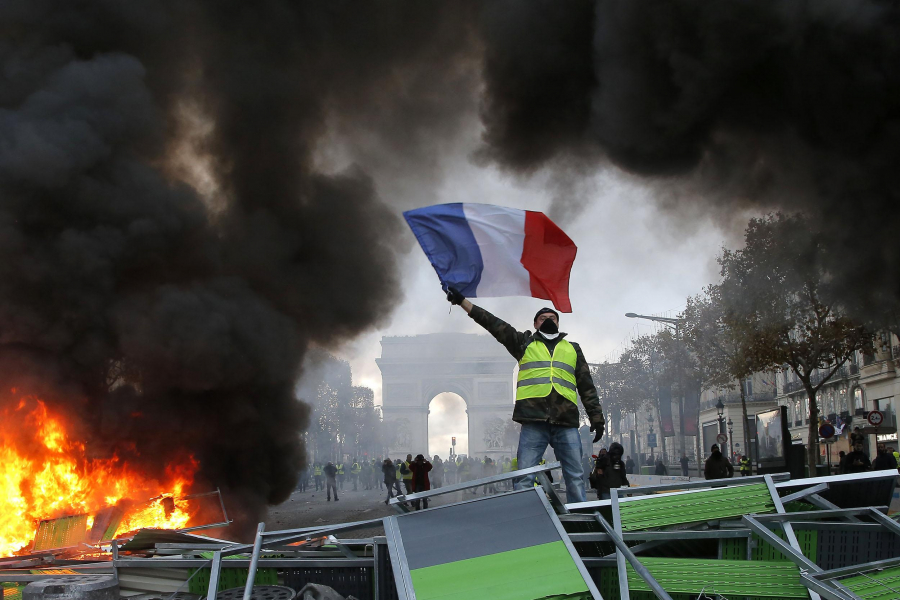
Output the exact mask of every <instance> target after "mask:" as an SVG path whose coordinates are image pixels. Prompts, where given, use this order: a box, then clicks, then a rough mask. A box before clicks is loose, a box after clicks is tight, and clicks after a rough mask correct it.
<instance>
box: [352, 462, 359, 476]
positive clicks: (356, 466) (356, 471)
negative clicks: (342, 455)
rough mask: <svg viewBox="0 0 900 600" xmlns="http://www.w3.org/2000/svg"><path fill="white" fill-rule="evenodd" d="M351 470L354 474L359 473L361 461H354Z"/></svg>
mask: <svg viewBox="0 0 900 600" xmlns="http://www.w3.org/2000/svg"><path fill="white" fill-rule="evenodd" d="M350 472H351V473H352V474H353V475H359V463H353V466H351V467H350Z"/></svg>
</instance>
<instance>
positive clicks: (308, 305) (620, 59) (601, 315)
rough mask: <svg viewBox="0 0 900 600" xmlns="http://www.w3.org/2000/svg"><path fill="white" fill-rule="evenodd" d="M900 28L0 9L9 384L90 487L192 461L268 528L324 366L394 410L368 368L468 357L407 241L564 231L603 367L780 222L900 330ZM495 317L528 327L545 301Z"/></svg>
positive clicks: (829, 3) (852, 21) (408, 11)
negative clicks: (105, 474)
mask: <svg viewBox="0 0 900 600" xmlns="http://www.w3.org/2000/svg"><path fill="white" fill-rule="evenodd" d="M898 23H900V8H898V7H897V5H896V4H895V3H893V2H883V1H880V0H869V1H860V2H845V1H843V0H820V1H817V2H801V1H799V0H798V1H790V0H770V1H764V0H760V1H757V2H746V1H739V0H727V1H726V0H722V1H720V2H707V1H705V0H667V1H647V2H635V1H633V0H601V1H598V2H591V1H588V0H571V1H567V2H559V1H557V0H530V1H528V2H522V1H520V0H516V1H513V0H497V1H493V2H485V3H482V2H475V1H473V2H460V3H446V2H426V1H416V2H393V1H392V2H388V1H376V0H372V1H369V2H350V1H347V0H334V1H331V2H320V1H314V2H313V1H311V2H293V1H288V0H264V1H261V2H251V3H247V2H237V1H232V0H215V1H213V0H154V1H150V0H148V1H145V2H125V3H122V2H119V1H117V0H95V1H93V2H90V1H79V2H73V1H70V0H9V1H7V2H3V3H0V65H2V69H0V376H2V377H3V378H4V382H5V384H6V385H8V384H11V383H15V384H16V387H17V389H20V390H21V389H28V390H29V391H31V392H32V393H39V394H40V395H41V396H43V397H44V398H45V399H46V400H47V401H48V402H49V403H51V404H52V405H54V406H56V407H59V408H65V409H67V410H70V411H71V412H72V413H73V414H80V415H82V418H83V419H84V420H85V421H87V423H86V425H85V426H86V428H87V429H89V430H91V440H90V445H91V447H92V451H93V452H95V453H96V455H98V456H109V455H110V454H112V453H121V455H122V456H125V455H128V456H131V457H132V458H133V459H134V460H136V461H141V460H143V461H147V457H152V459H153V460H152V461H147V462H148V466H147V468H148V469H152V468H154V465H156V467H157V468H158V466H159V465H160V464H164V463H165V457H166V456H168V455H169V454H170V453H171V452H174V451H175V450H179V451H183V452H190V453H191V454H193V455H195V456H196V457H197V458H198V459H199V460H200V462H201V465H202V466H201V472H200V473H199V478H200V479H201V480H202V481H204V482H205V483H207V484H210V483H211V484H214V485H220V486H221V487H222V488H223V489H224V490H226V491H227V492H228V493H229V495H230V497H231V498H233V499H234V502H236V503H237V504H238V505H240V507H241V509H242V511H239V512H240V513H241V514H242V515H244V516H243V517H242V525H244V526H248V525H251V524H252V523H253V522H254V519H255V518H256V517H257V516H259V514H261V512H262V511H263V510H264V506H265V504H267V503H277V502H280V501H282V500H283V499H284V498H286V497H287V495H288V494H289V492H290V490H291V488H292V487H293V484H294V480H295V475H294V473H295V471H296V468H297V467H298V466H299V465H300V464H301V463H302V462H303V461H304V459H305V457H304V452H303V449H302V447H301V445H300V444H299V442H298V440H297V437H296V432H297V430H299V429H301V428H302V427H304V424H305V421H306V418H307V411H306V409H305V407H304V406H303V405H302V404H298V403H296V402H295V401H294V399H293V390H294V384H295V379H296V377H297V376H298V374H299V373H298V372H299V365H300V364H301V362H302V358H303V356H304V353H305V352H306V349H307V348H308V346H309V345H310V344H315V345H321V346H325V347H327V348H329V349H335V348H341V349H342V350H341V352H342V353H343V354H344V356H346V357H348V358H349V359H351V360H352V363H353V366H354V370H355V374H356V376H357V383H362V384H370V385H372V386H373V387H375V388H376V389H377V388H378V385H377V373H376V371H375V367H374V362H373V360H374V358H375V357H376V356H378V344H377V340H378V338H379V337H380V335H383V334H414V333H424V332H433V331H460V330H462V331H475V329H474V328H473V327H472V324H471V323H470V322H469V321H468V320H467V318H466V317H464V316H463V315H462V314H461V313H460V312H459V311H458V310H457V311H455V312H454V314H449V315H448V314H447V310H448V305H447V304H446V302H445V301H444V300H443V298H442V295H441V293H440V291H439V287H438V284H437V280H436V277H435V276H434V274H433V272H432V271H431V270H430V267H429V265H428V264H427V261H426V260H425V258H424V256H423V255H422V254H421V252H420V251H419V250H418V249H416V248H414V247H413V242H412V236H411V235H409V233H408V232H407V231H406V230H405V226H404V225H403V223H402V220H401V218H400V213H401V212H402V211H403V210H405V209H408V208H412V207H416V206H423V205H427V204H433V203H436V202H451V201H474V202H491V203H496V204H503V205H507V206H516V207H522V208H533V209H540V210H546V211H547V212H548V213H549V215H550V216H551V217H552V218H553V219H554V220H556V221H557V223H558V224H560V225H561V226H562V227H563V228H564V229H565V230H566V231H567V232H568V233H569V234H570V236H571V237H572V238H573V239H574V240H575V241H576V243H577V244H578V246H579V248H580V252H579V255H578V259H577V260H576V263H575V269H574V271H573V273H572V289H571V292H572V294H571V295H572V301H573V305H574V309H575V313H574V314H573V315H572V316H566V317H565V318H564V319H563V322H562V327H563V329H565V330H568V331H570V332H571V333H572V334H573V339H577V340H578V341H579V342H581V343H582V345H583V346H584V348H585V351H586V352H587V354H588V356H589V358H590V359H591V360H601V359H602V358H603V357H604V355H605V354H606V353H607V352H609V351H611V350H613V349H615V348H616V347H617V346H618V344H619V343H620V342H621V340H622V339H623V338H624V337H625V336H626V335H627V334H628V332H629V331H630V330H631V327H632V324H631V323H630V322H625V321H624V320H623V317H622V316H621V315H622V313H624V312H626V311H635V312H659V311H666V310H671V309H677V308H680V307H681V306H682V303H683V301H684V297H685V296H686V295H687V294H691V293H696V292H697V291H698V290H699V288H700V287H701V286H702V285H703V284H704V283H707V282H709V281H710V280H711V279H712V278H713V276H714V274H715V268H714V262H713V261H714V256H715V254H716V252H717V251H718V249H719V245H720V244H721V242H722V240H723V239H725V238H726V237H729V236H734V234H735V232H736V231H739V229H740V224H741V223H743V222H744V221H745V220H746V217H747V216H748V215H749V214H752V213H758V212H764V211H767V210H772V209H778V208H780V209H783V210H786V211H804V212H806V213H808V214H809V215H810V216H811V217H812V218H813V222H814V223H815V224H816V225H817V226H818V227H819V228H820V229H821V231H823V232H824V234H825V236H826V238H827V239H828V240H829V242H830V243H831V244H832V247H831V250H832V251H833V254H832V255H833V256H839V257H840V258H841V260H840V261H836V262H834V263H833V264H832V265H830V266H831V267H832V268H833V270H832V274H833V276H834V281H835V282H836V284H837V286H836V287H837V288H838V289H845V290H847V291H848V292H850V293H851V294H852V296H853V300H854V302H855V303H856V304H858V306H859V307H861V308H862V309H863V310H868V311H882V310H895V309H896V300H897V298H898V297H900V252H898V250H897V248H896V244H894V243H893V242H892V240H893V239H894V237H895V236H896V231H897V230H898V225H900V219H898V209H897V206H898V205H900V202H898V200H900V199H898V197H897V196H898V193H900V192H898V190H900V185H898V181H897V177H898V173H900V69H897V68H896V65H897V64H898V63H900V56H898V55H900V44H898V40H900V35H898ZM719 225H721V226H722V228H721V229H719V228H718V226H719ZM732 239H733V238H732ZM872 240H876V242H875V243H873V242H872ZM482 304H483V305H484V306H485V307H486V308H488V309H489V310H492V311H494V312H496V313H497V314H499V315H501V316H503V317H506V318H507V319H509V320H510V321H512V322H514V323H515V324H516V325H518V326H519V327H521V328H525V327H527V326H528V325H530V321H531V316H532V315H533V314H534V311H535V310H536V309H537V308H539V307H540V306H542V305H543V304H544V302H543V301H539V300H528V299H503V300H485V301H484V302H482ZM4 394H5V393H4ZM10 401H14V398H7V397H5V395H3V397H0V402H10ZM137 413H140V414H141V415H143V416H142V417H141V418H142V419H144V420H143V421H141V422H136V420H135V419H136V418H135V417H133V416H132V415H134V414H137ZM97 414H99V415H101V417H102V418H97V417H96V415H97ZM84 415H92V417H91V418H85V417H84ZM141 457H143V458H141Z"/></svg>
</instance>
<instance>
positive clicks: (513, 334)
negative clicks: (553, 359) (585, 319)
mask: <svg viewBox="0 0 900 600" xmlns="http://www.w3.org/2000/svg"><path fill="white" fill-rule="evenodd" d="M469 317H471V318H472V319H473V320H474V321H475V322H476V323H478V324H479V325H481V326H482V327H484V328H485V329H486V330H487V331H488V333H490V334H491V335H492V336H494V338H496V340H497V341H498V342H500V343H501V344H503V346H504V347H506V349H507V350H508V351H509V353H510V354H512V356H513V358H515V359H516V360H517V361H519V360H521V359H522V356H524V355H525V349H526V348H527V347H528V345H529V344H530V343H531V342H532V341H534V340H535V339H538V340H541V341H545V340H544V337H543V334H541V333H540V332H535V333H531V332H530V331H526V332H524V333H522V332H519V331H516V329H515V328H514V327H513V326H512V325H510V324H509V323H506V322H505V321H503V320H502V319H498V318H497V317H495V316H494V315H492V314H491V313H489V312H488V311H486V310H484V309H483V308H481V307H479V306H473V307H472V312H470V313H469ZM565 335H566V334H565V333H560V334H559V337H558V338H557V339H558V340H560V339H562V338H563V337H565ZM570 343H571V344H572V346H574V348H575V353H576V354H577V360H576V363H575V385H576V386H577V387H578V395H579V396H580V397H581V403H582V404H583V405H584V410H585V411H586V412H587V414H588V418H590V420H591V424H592V425H596V426H598V427H600V428H601V429H602V428H603V422H604V419H603V409H602V408H601V407H600V398H599V397H598V396H597V388H595V387H594V380H593V378H592V377H591V370H590V368H589V367H588V365H587V361H585V360H584V354H582V352H581V347H580V346H579V345H578V344H576V343H574V342H572V341H571V340H570ZM513 421H515V422H517V423H530V422H535V421H550V423H552V424H553V425H562V426H564V427H578V426H579V423H578V406H577V405H575V403H574V402H570V401H569V400H566V399H565V398H564V397H562V396H561V395H559V394H558V393H557V392H556V390H552V391H551V392H550V394H549V395H548V396H545V397H543V398H528V399H526V400H518V401H516V407H515V409H513Z"/></svg>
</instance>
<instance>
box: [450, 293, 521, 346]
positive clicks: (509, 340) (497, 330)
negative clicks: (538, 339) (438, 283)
mask: <svg viewBox="0 0 900 600" xmlns="http://www.w3.org/2000/svg"><path fill="white" fill-rule="evenodd" d="M447 300H449V301H450V303H451V304H454V305H456V306H459V307H460V308H462V309H463V310H464V311H466V312H467V313H468V314H469V317H470V318H471V319H472V320H473V321H475V322H476V323H478V324H479V325H481V326H482V327H484V328H485V330H487V332H488V333H490V334H491V335H492V336H494V339H495V340H497V341H498V342H500V343H501V344H503V346H504V347H505V348H506V350H507V351H508V352H509V353H510V354H511V355H512V357H513V358H515V359H516V360H520V359H521V358H522V356H523V355H524V354H525V348H526V347H527V346H528V343H529V342H530V341H531V340H530V336H526V334H524V333H522V332H520V331H516V328H515V327H513V326H512V325H510V324H509V323H507V322H506V321H504V320H503V319H500V318H497V317H495V316H494V315H492V314H491V313H489V312H488V311H486V310H484V309H483V308H481V307H480V306H475V305H474V304H472V303H471V302H469V301H468V300H466V298H464V297H463V295H462V294H460V293H459V292H458V291H457V290H456V289H454V288H450V291H449V292H447Z"/></svg>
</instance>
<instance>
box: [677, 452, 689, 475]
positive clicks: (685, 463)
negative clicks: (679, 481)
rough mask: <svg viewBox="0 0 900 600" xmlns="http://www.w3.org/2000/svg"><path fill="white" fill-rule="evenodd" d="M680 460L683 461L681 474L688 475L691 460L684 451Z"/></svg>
mask: <svg viewBox="0 0 900 600" xmlns="http://www.w3.org/2000/svg"><path fill="white" fill-rule="evenodd" d="M678 462H680V463H681V476H682V477H687V476H688V462H689V461H688V457H687V455H686V454H684V453H682V454H681V459H680V460H679V461H678Z"/></svg>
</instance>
